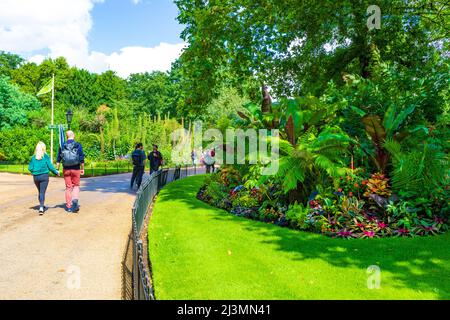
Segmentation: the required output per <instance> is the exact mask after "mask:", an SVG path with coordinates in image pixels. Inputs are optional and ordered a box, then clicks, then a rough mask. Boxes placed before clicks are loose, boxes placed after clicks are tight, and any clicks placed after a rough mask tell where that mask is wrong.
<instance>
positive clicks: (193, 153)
mask: <svg viewBox="0 0 450 320" xmlns="http://www.w3.org/2000/svg"><path fill="white" fill-rule="evenodd" d="M191 160H192V166H193V167H195V150H192V152H191Z"/></svg>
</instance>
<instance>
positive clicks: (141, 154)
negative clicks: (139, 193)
mask: <svg viewBox="0 0 450 320" xmlns="http://www.w3.org/2000/svg"><path fill="white" fill-rule="evenodd" d="M146 158H147V156H146V154H145V151H144V146H143V145H142V143H140V142H139V143H137V144H136V147H135V149H134V151H133V153H132V154H131V159H132V160H133V174H132V176H131V183H130V189H133V187H134V182H135V181H136V184H137V187H138V189H139V188H140V186H141V183H142V176H143V175H144V171H145V161H146Z"/></svg>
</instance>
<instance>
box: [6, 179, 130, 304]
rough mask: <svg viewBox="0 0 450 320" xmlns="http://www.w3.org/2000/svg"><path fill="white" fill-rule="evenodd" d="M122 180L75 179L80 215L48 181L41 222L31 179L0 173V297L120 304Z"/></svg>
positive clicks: (125, 216) (125, 200) (126, 221)
mask: <svg viewBox="0 0 450 320" xmlns="http://www.w3.org/2000/svg"><path fill="white" fill-rule="evenodd" d="M129 179H130V174H122V175H115V176H106V177H96V178H87V179H82V185H81V193H80V212H79V213H77V214H67V213H66V212H65V211H64V209H63V206H64V181H63V180H62V179H60V178H51V179H50V185H49V188H48V190H47V199H46V205H47V206H49V207H50V208H49V209H48V211H47V212H46V214H45V215H44V216H38V214H37V211H36V209H37V208H36V205H37V204H38V203H37V191H36V189H35V186H34V184H33V181H32V177H31V176H24V175H16V174H7V173H0V299H120V298H121V259H122V255H123V252H124V249H125V245H126V241H127V236H128V232H129V231H130V227H131V207H132V204H133V201H134V197H135V193H133V192H131V191H130V190H129V189H128V185H129Z"/></svg>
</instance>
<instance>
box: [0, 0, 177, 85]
mask: <svg viewBox="0 0 450 320" xmlns="http://www.w3.org/2000/svg"><path fill="white" fill-rule="evenodd" d="M177 15H178V8H177V7H176V5H175V4H174V3H173V2H172V1H171V0H39V1H37V0H1V1H0V50H3V51H8V52H13V53H17V54H20V55H22V56H23V57H25V58H26V59H28V60H29V61H31V62H35V63H40V62H42V60H43V59H45V58H47V57H51V58H56V57H60V56H64V57H65V58H66V59H67V61H68V62H69V64H70V65H73V66H77V67H79V68H84V69H87V70H90V71H92V72H97V73H101V72H104V71H106V70H113V71H115V72H117V74H118V75H119V76H121V77H124V78H126V77H128V76H129V75H130V74H131V73H137V72H146V71H155V70H158V71H167V70H169V69H170V66H171V64H172V63H173V62H174V61H175V60H176V59H177V58H178V57H179V55H180V54H181V52H182V49H183V48H184V47H185V45H186V44H185V43H183V41H182V40H181V38H180V33H181V31H182V30H183V26H181V25H180V24H178V22H177V20H176V17H177Z"/></svg>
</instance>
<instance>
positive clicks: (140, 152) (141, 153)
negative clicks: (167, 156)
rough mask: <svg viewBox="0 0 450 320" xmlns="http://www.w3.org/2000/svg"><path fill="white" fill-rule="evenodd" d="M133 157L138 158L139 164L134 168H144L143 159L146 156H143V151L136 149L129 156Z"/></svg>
mask: <svg viewBox="0 0 450 320" xmlns="http://www.w3.org/2000/svg"><path fill="white" fill-rule="evenodd" d="M133 156H138V157H139V162H138V163H139V164H138V165H135V166H137V167H143V166H144V161H145V158H147V156H146V154H145V151H144V150H141V149H136V150H134V151H133V153H132V154H131V157H133Z"/></svg>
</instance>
